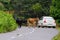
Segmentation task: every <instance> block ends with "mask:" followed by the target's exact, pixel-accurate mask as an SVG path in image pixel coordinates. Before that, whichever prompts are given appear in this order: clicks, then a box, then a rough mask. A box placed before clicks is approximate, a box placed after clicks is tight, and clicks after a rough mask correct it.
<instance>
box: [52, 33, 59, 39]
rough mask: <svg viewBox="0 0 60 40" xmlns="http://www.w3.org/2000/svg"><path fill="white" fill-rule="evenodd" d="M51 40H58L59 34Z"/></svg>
mask: <svg viewBox="0 0 60 40" xmlns="http://www.w3.org/2000/svg"><path fill="white" fill-rule="evenodd" d="M52 40H60V33H59V34H58V35H56V36H55V37H54V38H53V39H52Z"/></svg>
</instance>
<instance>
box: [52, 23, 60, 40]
mask: <svg viewBox="0 0 60 40" xmlns="http://www.w3.org/2000/svg"><path fill="white" fill-rule="evenodd" d="M57 30H58V31H59V33H58V34H57V35H56V36H55V37H53V39H52V40H60V23H58V24H57Z"/></svg>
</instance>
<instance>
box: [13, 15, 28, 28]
mask: <svg viewBox="0 0 60 40" xmlns="http://www.w3.org/2000/svg"><path fill="white" fill-rule="evenodd" d="M13 17H14V19H15V20H16V23H17V24H18V25H19V28H21V25H22V24H23V23H25V24H27V20H26V19H20V18H16V17H15V16H13Z"/></svg>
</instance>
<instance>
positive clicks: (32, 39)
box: [0, 27, 58, 40]
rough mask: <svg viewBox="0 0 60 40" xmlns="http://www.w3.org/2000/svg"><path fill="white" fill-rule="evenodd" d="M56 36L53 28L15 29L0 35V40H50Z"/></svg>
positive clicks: (56, 32)
mask: <svg viewBox="0 0 60 40" xmlns="http://www.w3.org/2000/svg"><path fill="white" fill-rule="evenodd" d="M57 34H58V31H57V29H55V28H32V27H31V28H28V27H22V28H20V29H19V28H17V29H16V30H15V31H12V32H8V33H3V34H0V40H52V38H53V37H54V36H55V35H57Z"/></svg>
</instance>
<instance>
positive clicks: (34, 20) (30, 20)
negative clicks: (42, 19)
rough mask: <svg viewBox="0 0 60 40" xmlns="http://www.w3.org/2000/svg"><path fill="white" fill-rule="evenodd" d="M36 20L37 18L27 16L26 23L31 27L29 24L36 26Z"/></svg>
mask: <svg viewBox="0 0 60 40" xmlns="http://www.w3.org/2000/svg"><path fill="white" fill-rule="evenodd" d="M38 20H39V18H28V19H27V25H28V26H29V27H31V26H33V27H36V26H37V23H38Z"/></svg>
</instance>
